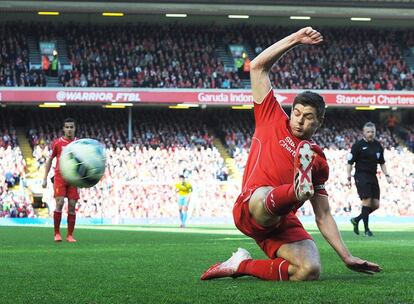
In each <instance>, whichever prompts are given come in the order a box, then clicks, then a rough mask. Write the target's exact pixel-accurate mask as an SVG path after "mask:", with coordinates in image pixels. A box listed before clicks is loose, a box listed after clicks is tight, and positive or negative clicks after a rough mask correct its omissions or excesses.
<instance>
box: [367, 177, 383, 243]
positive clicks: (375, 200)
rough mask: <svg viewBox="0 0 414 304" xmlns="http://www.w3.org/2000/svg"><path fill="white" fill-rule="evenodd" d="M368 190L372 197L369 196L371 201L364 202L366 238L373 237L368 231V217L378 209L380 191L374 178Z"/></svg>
mask: <svg viewBox="0 0 414 304" xmlns="http://www.w3.org/2000/svg"><path fill="white" fill-rule="evenodd" d="M370 188H371V195H372V196H371V199H370V200H369V201H367V202H366V208H365V213H367V214H365V218H366V225H365V236H368V237H371V236H374V234H373V233H372V231H371V229H369V225H368V223H369V215H370V214H371V213H372V212H374V211H375V210H377V209H378V208H379V197H380V189H379V185H378V180H377V179H376V177H375V179H374V180H373V182H372V183H371V184H370ZM364 224H365V219H364Z"/></svg>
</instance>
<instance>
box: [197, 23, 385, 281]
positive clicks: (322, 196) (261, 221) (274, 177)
mask: <svg viewBox="0 0 414 304" xmlns="http://www.w3.org/2000/svg"><path fill="white" fill-rule="evenodd" d="M322 41H323V37H322V35H321V34H320V33H319V32H317V31H316V30H314V29H312V28H311V27H306V28H303V29H301V30H299V31H298V32H296V33H293V34H291V35H290V36H287V37H285V38H284V39H282V40H280V41H278V42H276V43H275V44H273V45H272V46H270V47H269V48H267V49H266V50H264V51H263V52H262V53H261V54H260V55H259V56H257V57H256V58H255V59H254V60H253V61H252V62H251V64H250V77H251V84H252V93H253V99H254V100H255V102H254V116H255V133H254V135H253V137H252V144H251V147H250V153H249V157H248V160H247V164H246V168H245V171H244V175H243V182H242V193H241V194H240V196H239V197H238V199H237V200H236V203H235V205H234V208H233V217H234V222H235V224H236V227H237V228H238V229H239V230H240V231H241V232H243V233H244V234H245V235H247V236H249V237H251V238H253V239H254V240H255V241H256V243H257V244H258V245H259V246H260V248H261V249H262V250H263V251H264V252H265V253H266V255H267V256H268V257H269V259H268V260H253V259H252V257H251V256H250V253H249V252H248V251H247V250H245V249H242V248H239V249H238V251H237V252H235V253H234V254H233V256H232V257H231V258H230V259H228V260H227V261H225V262H223V263H217V264H215V265H213V266H211V267H210V268H209V269H208V270H207V271H206V272H205V273H204V274H203V275H202V276H201V279H202V280H209V279H215V278H221V277H233V278H234V277H239V276H244V275H250V276H255V277H257V278H260V279H263V280H274V281H287V280H294V281H304V280H317V279H319V276H320V271H321V262H320V256H319V251H318V249H317V247H316V245H315V242H314V241H313V239H312V237H311V236H310V235H309V233H308V232H306V230H305V229H304V228H303V226H302V224H301V223H300V221H299V219H298V218H297V217H296V215H295V213H296V211H297V210H298V208H300V207H301V206H302V205H303V204H304V202H305V201H307V200H310V202H311V204H312V207H313V210H314V213H315V220H316V224H317V226H318V229H319V230H320V232H321V233H322V235H323V236H324V238H325V239H326V240H327V241H328V243H329V244H330V245H331V246H332V247H333V249H334V250H335V251H336V253H337V254H338V255H339V257H340V258H341V259H342V261H343V262H344V263H345V265H346V266H347V267H348V268H350V269H352V270H354V271H359V272H364V273H369V274H373V273H375V272H379V271H380V267H379V266H378V265H377V264H374V263H371V262H368V261H365V260H362V259H360V258H358V257H354V256H352V254H351V253H350V252H349V250H348V249H347V247H346V246H345V244H344V243H343V241H342V239H341V235H340V233H339V230H338V227H337V226H336V223H335V220H334V219H333V217H332V215H331V212H330V209H329V201H328V193H327V192H326V190H325V186H324V184H325V182H326V181H327V179H328V175H329V167H328V164H327V161H326V158H325V156H324V154H323V152H322V150H321V149H320V148H319V147H318V146H317V145H316V144H314V143H313V142H312V141H311V137H312V136H313V134H314V133H315V131H316V129H317V128H318V127H319V126H320V125H321V124H322V122H323V119H324V115H325V102H324V100H323V98H322V97H321V96H320V95H318V94H316V93H313V92H309V91H307V92H304V93H301V94H299V95H297V96H296V97H295V100H294V102H293V105H292V112H291V116H290V119H289V117H288V116H287V115H286V113H285V112H284V111H283V109H282V107H281V106H280V104H279V103H278V102H277V100H276V98H275V97H274V94H273V90H272V87H271V83H270V79H269V72H270V70H271V68H272V66H273V64H274V63H275V62H276V61H278V60H279V58H280V57H281V56H282V55H283V54H284V53H286V52H287V51H289V50H290V49H291V48H293V47H295V46H297V45H300V44H305V45H317V44H319V43H321V42H322Z"/></svg>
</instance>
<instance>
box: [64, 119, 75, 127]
mask: <svg viewBox="0 0 414 304" xmlns="http://www.w3.org/2000/svg"><path fill="white" fill-rule="evenodd" d="M67 122H73V123H74V124H75V126H76V121H75V120H74V119H73V118H72V117H67V118H65V120H64V121H63V126H65V123H67Z"/></svg>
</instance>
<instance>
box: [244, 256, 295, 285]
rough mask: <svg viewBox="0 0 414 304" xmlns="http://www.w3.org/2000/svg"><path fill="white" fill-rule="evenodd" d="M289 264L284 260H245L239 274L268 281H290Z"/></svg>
mask: <svg viewBox="0 0 414 304" xmlns="http://www.w3.org/2000/svg"><path fill="white" fill-rule="evenodd" d="M289 265H290V264H289V262H288V261H286V260H285V259H282V258H276V259H272V260H251V259H249V260H244V261H243V262H241V263H240V266H239V268H238V269H237V273H238V274H244V275H251V276H254V277H256V278H259V279H262V280H267V281H289V272H288V268H289Z"/></svg>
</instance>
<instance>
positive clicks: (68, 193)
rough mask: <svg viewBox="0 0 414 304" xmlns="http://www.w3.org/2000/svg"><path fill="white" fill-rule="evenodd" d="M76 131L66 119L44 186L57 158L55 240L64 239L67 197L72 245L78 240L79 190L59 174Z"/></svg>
mask: <svg viewBox="0 0 414 304" xmlns="http://www.w3.org/2000/svg"><path fill="white" fill-rule="evenodd" d="M75 131H76V125H75V120H74V119H72V118H66V119H65V120H64V122H63V136H62V137H60V138H58V139H56V140H54V141H53V143H52V153H51V155H50V157H49V158H48V160H47V162H46V165H45V175H44V178H43V184H42V187H43V188H46V186H47V176H48V174H49V171H50V168H51V166H52V162H53V158H55V157H56V166H55V175H54V178H53V191H54V197H55V200H56V209H55V211H54V213H53V222H54V232H55V236H54V240H55V241H56V242H61V241H62V237H61V235H60V222H61V219H62V208H63V205H64V203H65V197H67V198H68V232H67V236H66V241H68V242H70V243H74V242H76V240H75V239H74V238H73V231H74V230H75V222H76V211H75V206H76V203H77V201H78V199H79V193H78V188H77V187H74V186H70V185H68V184H67V183H66V182H65V180H64V179H63V178H62V175H61V174H60V172H59V158H60V155H61V153H62V150H63V148H64V147H65V146H66V145H68V144H70V143H71V142H73V141H74V140H76V138H75Z"/></svg>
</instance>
